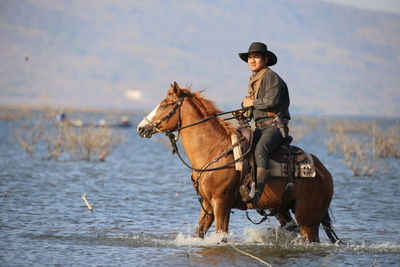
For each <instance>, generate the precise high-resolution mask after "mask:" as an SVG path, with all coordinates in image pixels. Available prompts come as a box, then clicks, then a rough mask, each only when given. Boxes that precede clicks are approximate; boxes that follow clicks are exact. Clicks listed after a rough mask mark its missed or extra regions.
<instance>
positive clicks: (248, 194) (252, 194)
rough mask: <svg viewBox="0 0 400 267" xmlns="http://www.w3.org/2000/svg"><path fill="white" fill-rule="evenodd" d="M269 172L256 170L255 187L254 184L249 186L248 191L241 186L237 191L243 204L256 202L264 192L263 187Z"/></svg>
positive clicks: (261, 169) (260, 169)
mask: <svg viewBox="0 0 400 267" xmlns="http://www.w3.org/2000/svg"><path fill="white" fill-rule="evenodd" d="M268 176H269V170H267V169H264V168H260V167H258V168H257V178H256V179H257V186H256V185H255V183H254V182H252V183H251V185H250V190H249V189H248V188H247V187H246V186H245V185H242V186H241V187H240V189H239V192H240V195H241V196H242V200H243V201H244V202H251V201H258V200H259V199H260V197H261V195H262V192H263V191H264V185H265V183H266V181H267V179H268Z"/></svg>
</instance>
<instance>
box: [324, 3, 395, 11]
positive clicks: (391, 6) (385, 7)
mask: <svg viewBox="0 0 400 267" xmlns="http://www.w3.org/2000/svg"><path fill="white" fill-rule="evenodd" d="M326 1H329V2H333V3H337V4H341V5H346V6H353V7H359V8H365V9H370V10H379V11H386V12H392V13H396V14H400V1H399V0H326Z"/></svg>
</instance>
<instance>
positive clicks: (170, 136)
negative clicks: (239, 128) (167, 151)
mask: <svg viewBox="0 0 400 267" xmlns="http://www.w3.org/2000/svg"><path fill="white" fill-rule="evenodd" d="M191 96H192V95H191V94H187V93H185V92H182V93H181V94H180V96H179V99H178V100H177V101H176V102H175V105H174V106H173V107H172V109H171V110H170V111H168V113H167V114H166V115H165V116H164V117H162V118H161V119H159V120H158V121H156V122H154V123H153V122H152V121H151V120H149V119H148V118H147V117H145V118H144V119H145V120H146V121H147V122H148V123H149V124H150V125H151V126H152V127H153V132H154V133H155V132H164V133H165V135H166V136H167V137H168V139H169V140H170V142H171V146H172V153H173V154H177V155H178V157H179V159H180V160H181V162H182V163H183V164H184V165H185V166H186V167H188V168H189V169H191V170H193V171H197V172H200V173H202V172H209V171H216V170H221V169H225V168H227V167H228V166H230V165H232V164H234V163H236V162H238V161H241V160H243V159H244V158H245V157H246V156H247V155H248V154H249V153H250V151H251V144H250V146H249V149H248V150H247V151H246V152H245V153H244V154H243V155H242V156H241V157H240V158H237V159H236V160H233V161H231V162H229V163H226V164H224V165H222V166H220V167H216V168H208V167H209V166H210V165H211V164H213V163H215V162H217V161H218V160H219V159H221V158H222V157H225V156H227V155H228V154H229V153H230V152H231V151H233V148H234V147H236V146H238V145H240V143H241V142H242V141H243V140H242V139H239V140H238V142H236V143H235V144H233V145H232V146H230V147H229V148H228V150H227V151H225V152H223V153H222V154H221V155H219V156H218V157H216V158H215V159H213V160H212V161H211V162H209V163H207V164H206V165H205V167H204V168H202V169H198V168H195V167H193V166H191V165H190V164H188V163H187V162H186V161H185V160H184V159H183V158H182V156H181V154H180V153H179V150H178V146H177V144H176V143H177V142H178V140H179V133H180V131H181V130H183V129H186V128H190V127H193V126H195V125H198V124H201V123H204V122H207V121H209V120H211V119H213V118H216V117H219V116H222V115H226V114H229V113H235V112H240V111H245V110H247V108H241V109H236V110H232V111H227V112H221V113H216V114H213V115H211V116H209V117H207V118H204V119H201V120H199V121H197V122H194V123H191V124H188V125H185V126H181V125H182V121H181V107H182V104H183V101H184V100H185V97H191ZM176 112H178V127H177V128H175V129H173V130H160V129H159V128H158V127H159V126H160V124H161V123H162V122H163V121H166V120H168V119H170V118H171V117H172V116H173V115H174V114H175V113H176ZM238 117H241V116H240V115H238V116H236V115H233V116H232V117H230V118H227V119H224V120H231V119H235V118H238ZM174 132H178V136H177V137H175V135H174Z"/></svg>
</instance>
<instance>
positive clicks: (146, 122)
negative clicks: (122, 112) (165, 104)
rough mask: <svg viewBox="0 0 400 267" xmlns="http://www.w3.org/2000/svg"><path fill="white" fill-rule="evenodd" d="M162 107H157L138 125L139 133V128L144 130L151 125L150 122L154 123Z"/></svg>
mask: <svg viewBox="0 0 400 267" xmlns="http://www.w3.org/2000/svg"><path fill="white" fill-rule="evenodd" d="M159 106H160V105H157V106H156V107H155V108H154V109H153V111H152V112H150V114H149V115H147V116H146V117H145V118H144V119H143V120H142V121H141V122H140V123H139V125H138V127H137V130H138V131H139V128H144V127H146V126H147V125H150V123H149V121H152V119H153V118H154V117H155V116H156V113H157V109H158V107H159Z"/></svg>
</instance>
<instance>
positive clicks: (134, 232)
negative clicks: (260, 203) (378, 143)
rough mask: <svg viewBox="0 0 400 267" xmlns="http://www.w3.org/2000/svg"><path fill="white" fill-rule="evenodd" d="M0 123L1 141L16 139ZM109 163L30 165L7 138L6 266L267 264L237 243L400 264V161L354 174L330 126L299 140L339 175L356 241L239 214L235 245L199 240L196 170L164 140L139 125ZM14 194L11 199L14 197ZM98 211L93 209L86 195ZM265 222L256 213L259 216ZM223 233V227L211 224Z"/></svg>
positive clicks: (2, 174) (2, 185) (289, 259)
mask: <svg viewBox="0 0 400 267" xmlns="http://www.w3.org/2000/svg"><path fill="white" fill-rule="evenodd" d="M8 128H9V124H8V122H0V133H1V134H0V136H9V129H8ZM115 131H119V133H120V134H123V135H125V136H126V138H125V140H126V143H124V144H123V145H121V146H119V147H118V148H117V149H116V150H115V151H114V152H113V153H112V154H111V155H110V156H109V157H108V158H107V160H106V161H105V162H99V161H91V162H90V161H73V160H71V161H68V160H67V161H43V160H41V159H35V160H28V158H27V157H26V155H25V154H24V153H23V152H22V151H21V149H20V148H19V147H17V146H16V145H15V144H14V143H13V142H11V141H10V139H9V138H2V139H1V140H0V150H1V151H2V153H1V154H0V192H2V197H1V199H0V239H1V240H2V241H1V243H0V249H1V251H2V253H1V264H0V265H1V266H27V265H34V266H45V265H68V266H69V265H79V266H81V265H91V266H99V265H102V266H121V265H124V266H126V265H128V266H130V265H132V266H210V265H212V266H259V265H260V262H258V261H256V260H254V259H252V258H250V257H248V256H246V255H244V254H241V253H239V252H238V251H236V250H235V249H234V248H233V247H232V246H231V245H234V246H236V247H237V248H239V249H241V250H243V251H245V252H247V253H250V254H252V255H254V256H256V257H258V258H260V259H262V260H264V261H266V262H268V263H270V264H271V265H273V266H276V265H284V266H288V265H289V266H290V265H302V266H303V265H304V266H347V265H353V266H360V265H366V266H371V265H372V264H373V263H374V262H375V264H376V265H377V266H388V265H392V264H397V263H398V262H399V261H400V235H399V230H398V217H399V216H398V215H399V214H400V192H399V190H398V188H400V179H399V178H398V177H397V174H398V173H399V168H400V167H399V164H398V160H396V159H393V158H389V159H386V160H383V161H382V162H381V164H384V165H385V166H386V167H385V170H384V171H382V172H379V173H377V174H376V175H375V176H370V177H354V176H352V174H351V172H350V171H349V170H348V169H346V166H345V165H344V163H343V160H342V158H340V157H338V155H335V154H329V153H327V149H326V147H325V145H324V140H326V138H327V135H328V133H327V131H326V130H325V129H319V128H318V129H316V130H314V131H313V132H311V133H309V134H308V135H306V136H304V137H303V139H302V140H301V143H300V144H298V145H300V146H302V147H304V148H306V149H307V150H308V151H310V152H312V153H313V154H316V155H318V157H319V158H320V159H321V160H322V161H323V162H324V164H325V165H326V166H327V167H328V169H329V170H331V172H332V173H333V177H334V182H335V194H334V199H333V202H332V206H331V209H332V212H333V214H334V217H335V219H336V221H334V227H335V230H336V232H337V234H338V235H339V237H341V238H342V239H343V240H344V241H345V242H346V243H347V245H345V246H341V245H337V244H330V243H329V241H328V239H327V237H326V235H325V233H324V232H323V230H322V229H321V231H320V237H321V241H322V242H321V243H320V244H304V243H303V242H302V240H301V239H300V238H299V237H298V236H297V235H296V234H293V233H288V232H286V231H283V230H280V229H279V227H278V226H277V225H278V223H277V221H276V220H275V219H273V218H272V219H271V221H270V222H267V223H264V224H262V225H261V226H253V225H252V224H251V223H250V222H249V221H247V219H246V217H245V215H244V212H242V211H235V213H234V214H232V216H231V224H230V234H229V239H228V240H229V242H228V243H226V244H225V243H220V241H221V239H222V237H221V236H218V235H215V234H213V233H209V234H208V235H207V236H206V238H205V239H204V240H203V239H198V238H193V237H192V234H193V232H194V229H195V225H196V222H197V216H198V212H199V211H200V207H199V205H198V201H197V198H196V194H195V192H194V191H193V188H192V185H191V182H190V171H189V170H188V169H186V168H185V167H184V166H183V165H182V164H181V163H180V162H179V160H178V159H177V158H176V157H173V156H172V155H171V152H170V150H169V148H168V147H167V146H165V145H163V137H162V136H160V137H158V139H155V140H153V139H150V140H148V139H139V138H138V137H137V136H136V134H135V132H134V129H115ZM5 192H7V193H5ZM84 192H86V196H87V199H88V201H89V202H90V204H92V205H93V209H94V212H92V213H91V212H89V211H88V209H87V207H86V205H85V203H84V202H83V201H82V199H81V195H82V193H84ZM251 216H252V217H253V216H256V214H252V215H251ZM211 231H213V228H211Z"/></svg>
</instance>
